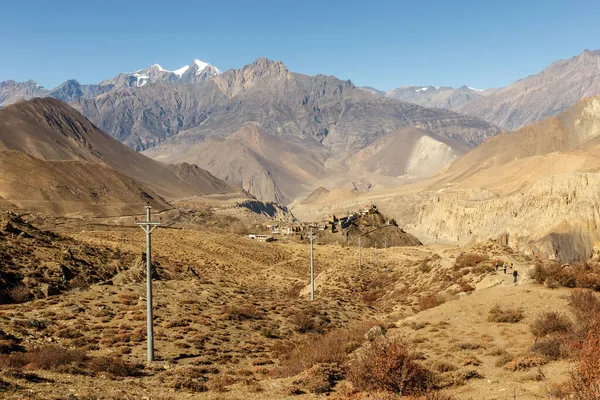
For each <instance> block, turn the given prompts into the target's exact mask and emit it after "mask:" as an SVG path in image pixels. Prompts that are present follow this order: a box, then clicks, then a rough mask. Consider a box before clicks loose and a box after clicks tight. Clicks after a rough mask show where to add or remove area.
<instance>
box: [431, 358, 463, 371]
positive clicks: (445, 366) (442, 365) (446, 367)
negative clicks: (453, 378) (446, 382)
mask: <svg viewBox="0 0 600 400" xmlns="http://www.w3.org/2000/svg"><path fill="white" fill-rule="evenodd" d="M430 367H431V368H432V369H434V370H435V371H437V372H440V373H443V372H452V371H456V370H457V369H458V368H457V367H456V366H455V365H454V364H450V363H449V362H446V361H440V360H435V361H433V362H432V363H431V364H430Z"/></svg>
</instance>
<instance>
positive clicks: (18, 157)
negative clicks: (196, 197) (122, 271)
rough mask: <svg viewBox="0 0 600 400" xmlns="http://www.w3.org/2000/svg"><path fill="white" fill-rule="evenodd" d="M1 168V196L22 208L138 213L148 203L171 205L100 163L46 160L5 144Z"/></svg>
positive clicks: (0, 153) (64, 212) (73, 212)
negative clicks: (12, 148) (5, 148)
mask: <svg viewBox="0 0 600 400" xmlns="http://www.w3.org/2000/svg"><path fill="white" fill-rule="evenodd" d="M0 172H1V175H0V176H1V178H0V196H2V197H3V199H5V200H7V201H8V202H10V203H11V204H14V205H16V206H18V207H19V208H21V209H25V210H30V211H36V212H42V213H46V214H53V215H71V216H80V215H91V216H117V215H123V214H139V213H140V212H141V211H143V206H144V205H145V204H146V203H149V204H150V205H151V206H153V208H155V209H157V210H165V209H167V208H170V205H169V204H168V203H167V202H166V201H165V200H164V199H163V198H161V197H160V196H159V195H158V194H156V193H155V192H153V191H151V190H149V189H147V188H146V187H144V186H142V185H140V184H139V183H137V182H136V181H134V180H133V179H131V178H129V177H128V176H126V175H124V174H121V173H119V172H117V171H115V170H114V169H112V168H110V167H109V166H107V165H103V164H96V163H91V162H88V161H80V160H77V161H76V160H69V161H47V160H41V159H38V158H35V157H31V156H29V155H27V154H25V153H22V152H20V151H15V150H7V151H0ZM3 208H4V207H3ZM6 208H9V209H10V208H13V207H11V206H10V205H7V207H6Z"/></svg>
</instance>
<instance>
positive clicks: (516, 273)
mask: <svg viewBox="0 0 600 400" xmlns="http://www.w3.org/2000/svg"><path fill="white" fill-rule="evenodd" d="M513 278H514V281H515V283H517V280H518V279H519V273H518V272H517V270H516V269H515V270H514V271H513Z"/></svg>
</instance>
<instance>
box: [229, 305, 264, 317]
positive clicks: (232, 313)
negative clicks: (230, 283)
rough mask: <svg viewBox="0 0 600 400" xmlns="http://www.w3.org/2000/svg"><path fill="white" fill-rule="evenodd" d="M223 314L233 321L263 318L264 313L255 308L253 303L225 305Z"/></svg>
mask: <svg viewBox="0 0 600 400" xmlns="http://www.w3.org/2000/svg"><path fill="white" fill-rule="evenodd" d="M225 314H226V317H227V319H230V320H234V321H244V320H250V319H262V318H264V313H263V312H262V311H261V310H259V309H258V308H256V307H255V306H254V305H253V304H242V305H231V306H226V307H225Z"/></svg>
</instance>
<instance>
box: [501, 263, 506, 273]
mask: <svg viewBox="0 0 600 400" xmlns="http://www.w3.org/2000/svg"><path fill="white" fill-rule="evenodd" d="M502 267H503V268H504V275H506V267H507V265H506V263H504V265H502Z"/></svg>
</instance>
